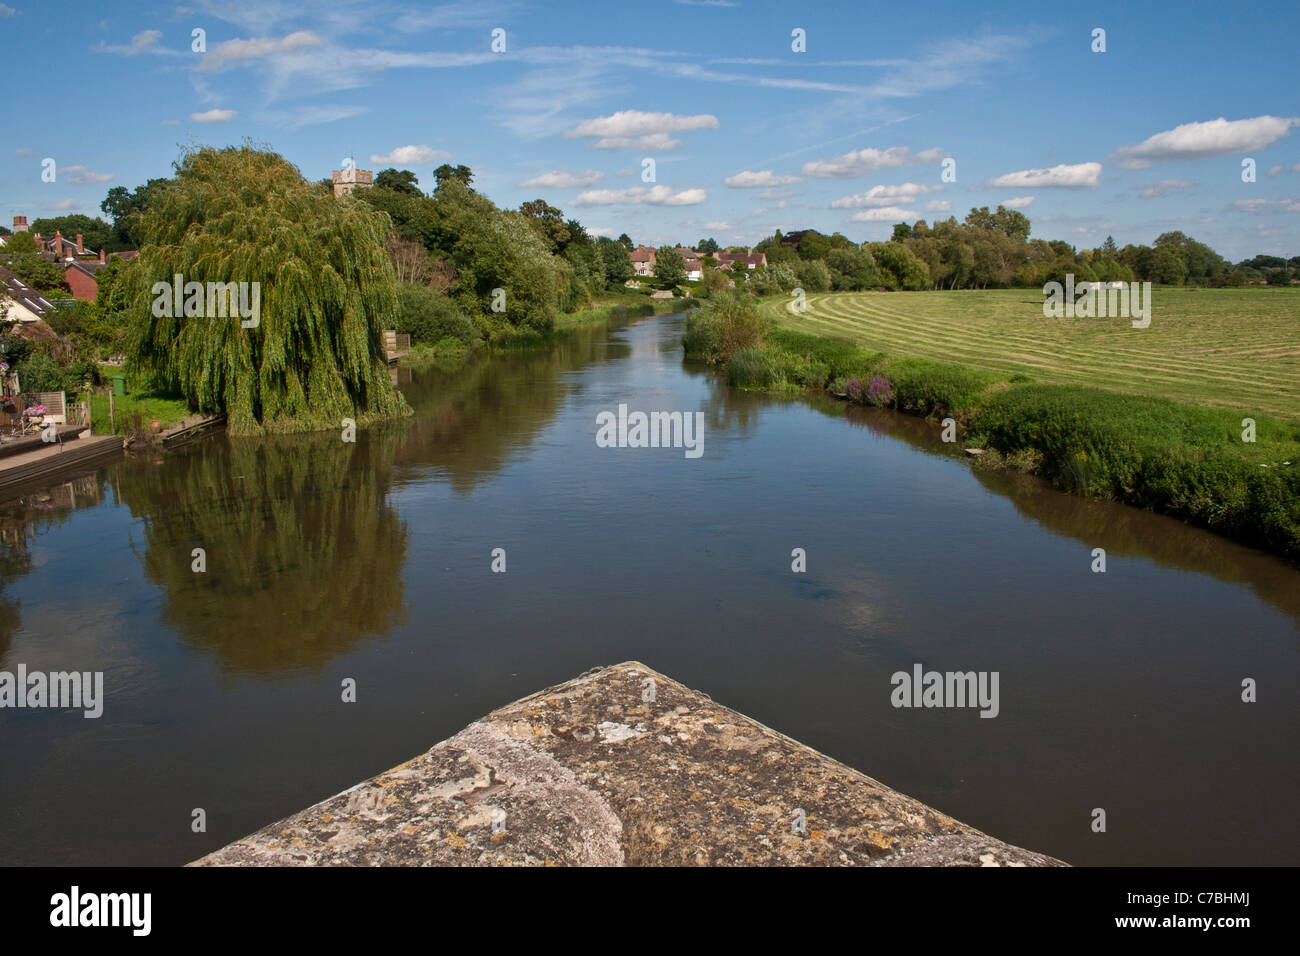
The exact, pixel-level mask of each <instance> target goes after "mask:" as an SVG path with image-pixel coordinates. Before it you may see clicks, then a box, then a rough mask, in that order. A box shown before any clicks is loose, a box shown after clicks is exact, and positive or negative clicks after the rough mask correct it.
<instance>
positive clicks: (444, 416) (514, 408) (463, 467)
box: [387, 324, 629, 495]
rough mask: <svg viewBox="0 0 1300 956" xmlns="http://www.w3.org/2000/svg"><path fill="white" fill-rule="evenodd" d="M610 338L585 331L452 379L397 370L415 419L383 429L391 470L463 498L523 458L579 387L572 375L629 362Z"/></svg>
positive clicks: (624, 349) (623, 347)
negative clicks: (427, 475) (429, 478)
mask: <svg viewBox="0 0 1300 956" xmlns="http://www.w3.org/2000/svg"><path fill="white" fill-rule="evenodd" d="M621 327H622V325H621V324H619V325H615V326H614V328H621ZM609 333H610V330H607V329H606V328H604V327H594V328H586V329H582V330H580V331H576V332H574V333H573V334H572V335H569V336H566V337H565V338H564V339H562V340H560V341H559V342H557V343H556V345H555V346H554V347H553V348H549V349H545V350H542V351H537V352H522V353H519V354H516V355H509V356H506V357H503V358H499V359H492V358H485V359H480V360H478V361H475V362H472V363H471V364H469V365H468V366H465V367H462V368H458V369H455V370H452V371H443V370H440V369H437V368H434V369H430V370H428V371H423V372H419V373H416V374H414V375H412V374H411V373H410V371H409V370H407V369H402V370H400V372H399V381H400V382H401V388H402V393H403V394H404V395H405V396H406V400H407V401H408V402H409V403H410V404H411V407H412V408H414V409H415V416H414V417H413V418H412V419H410V420H408V421H406V422H403V423H400V424H396V425H393V426H389V428H388V429H387V431H388V432H389V433H391V434H393V435H394V436H396V449H395V454H394V462H395V463H396V464H397V465H399V466H405V467H411V468H419V469H424V468H432V469H433V470H434V471H435V473H437V474H438V475H439V476H442V477H445V478H446V479H447V481H448V482H449V484H450V485H451V487H452V489H453V490H455V491H456V492H457V493H458V494H460V495H468V494H470V493H471V492H472V491H473V490H474V489H475V488H476V487H478V485H479V484H480V483H481V482H483V481H485V480H486V479H488V478H489V477H491V476H492V475H493V474H495V473H496V472H498V471H500V470H501V468H502V467H503V466H504V465H505V464H506V462H507V461H509V460H510V459H511V458H512V457H519V456H521V455H522V454H524V453H525V452H526V451H527V449H528V448H529V447H530V446H531V444H532V443H533V441H534V440H535V439H536V437H537V436H538V434H540V433H541V432H542V430H543V429H545V428H546V427H547V426H548V425H549V424H550V423H551V422H552V421H553V420H554V418H555V415H556V413H557V412H558V411H559V409H560V406H561V405H562V404H563V402H564V401H565V399H566V398H567V397H568V396H570V395H572V394H574V392H575V390H576V389H577V387H578V386H577V385H576V384H575V378H574V376H573V375H572V374H571V373H573V372H576V371H578V370H579V369H583V368H586V367H589V366H591V365H597V364H604V363H607V362H612V361H615V360H618V359H622V358H625V357H626V356H627V355H628V354H629V347H628V345H627V344H626V342H624V341H623V340H622V339H619V338H615V337H612V336H611V335H610V334H609Z"/></svg>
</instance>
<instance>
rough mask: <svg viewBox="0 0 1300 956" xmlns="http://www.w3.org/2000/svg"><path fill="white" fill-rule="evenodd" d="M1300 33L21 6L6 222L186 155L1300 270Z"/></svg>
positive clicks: (1180, 25) (891, 18)
mask: <svg viewBox="0 0 1300 956" xmlns="http://www.w3.org/2000/svg"><path fill="white" fill-rule="evenodd" d="M1298 11H1300V5H1297V4H1296V3H1294V2H1289V3H1251V4H1245V5H1240V6H1224V5H1215V6H1214V7H1205V8H1204V12H1197V10H1196V9H1188V8H1187V7H1186V6H1184V5H1182V4H1172V3H1170V4H1159V5H1155V4H1152V5H1142V6H1141V7H1140V8H1139V7H1138V5H1135V4H1124V3H1118V4H1088V5H1087V6H1086V9H1085V8H1084V7H1083V6H1082V5H1081V6H1079V7H1077V8H1076V7H1066V8H1062V7H1059V6H1058V7H1053V6H1051V5H1044V4H1041V3H1033V4H1029V3H1026V4H1002V5H997V6H990V7H984V8H982V9H979V10H968V9H966V7H965V5H963V4H949V3H943V2H938V3H936V2H927V3H924V4H920V3H910V4H888V5H881V4H871V5H868V4H865V3H836V4H819V3H791V2H760V0H734V2H731V0H691V2H688V0H675V2H674V0H655V2H653V3H636V2H625V3H616V4H600V5H597V4H588V3H565V2H553V3H546V4H543V3H524V2H519V3H510V2H497V0H475V2H454V3H445V4H434V3H424V4H418V3H401V2H392V3H390V2H386V0H374V2H365V3H361V2H355V0H334V2H330V3H321V4H314V3H306V2H293V0H246V2H220V3H218V2H207V0H200V2H195V0H190V2H187V3H184V4H182V5H175V4H152V3H149V2H139V3H137V2H132V3H105V2H96V3H93V4H92V3H89V2H84V3H83V2H75V0H73V2H62V3H58V4H51V3H40V4H37V3H36V2H34V0H3V2H2V3H0V55H3V58H4V62H5V63H6V64H8V65H9V66H10V67H11V69H10V70H9V72H8V83H7V84H6V87H7V90H8V93H7V96H6V99H7V103H6V114H7V116H8V121H7V122H6V123H5V124H4V127H5V131H6V135H5V137H4V143H3V146H2V147H0V206H3V207H4V208H3V209H2V210H0V215H3V222H4V223H5V224H6V225H8V224H9V222H10V221H11V218H12V216H13V215H14V214H25V215H27V216H28V217H29V218H32V219H34V218H36V217H39V216H49V215H58V214H60V213H62V212H82V213H86V214H88V215H98V214H99V209H98V206H99V203H100V201H101V200H102V199H103V197H104V194H105V193H106V191H107V190H108V189H109V188H110V187H112V186H116V185H124V186H127V187H128V188H133V187H134V186H136V185H138V184H140V183H142V182H144V181H145V180H146V179H148V178H150V177H155V176H167V175H170V173H171V163H172V162H173V161H174V160H175V159H176V157H177V155H178V153H179V144H182V143H206V144H214V145H226V144H235V143H239V142H241V141H242V140H243V139H244V138H246V137H247V138H251V139H252V140H254V141H255V142H258V143H265V144H268V145H270V146H271V147H273V148H274V149H276V150H277V151H279V152H280V153H282V154H284V155H285V156H286V157H287V158H288V159H289V160H290V161H291V162H293V163H295V164H296V165H297V166H298V167H299V168H300V169H301V170H302V172H303V174H304V175H305V176H307V177H308V178H310V179H321V178H325V177H328V176H329V174H330V170H331V169H336V168H338V167H339V166H340V164H341V161H342V160H343V158H344V157H348V156H351V157H354V158H355V162H356V165H357V166H359V167H361V168H369V169H373V170H375V171H378V170H380V169H383V168H385V167H387V166H396V167H398V168H408V169H411V170H412V171H413V172H415V173H416V174H417V175H418V176H419V177H420V181H421V184H422V185H423V186H424V187H425V188H431V186H432V170H433V169H434V167H436V166H437V165H439V164H440V163H442V162H451V163H464V164H465V165H468V166H470V167H472V168H473V169H474V171H475V176H476V185H477V186H478V188H480V189H482V190H483V191H484V192H485V193H486V194H487V195H489V196H490V197H491V198H492V199H493V200H494V201H496V202H497V203H498V204H500V205H503V206H517V205H518V204H519V203H520V202H523V201H525V200H528V199H533V198H537V197H539V196H540V197H542V198H544V199H546V200H547V201H548V202H550V203H552V204H554V205H557V206H559V207H561V208H562V209H564V210H565V212H566V213H567V214H568V215H571V216H575V217H576V218H578V219H580V220H581V221H582V222H583V223H584V224H585V225H586V226H587V227H588V228H589V229H591V230H592V231H593V232H598V233H601V234H607V235H615V236H616V235H618V234H619V233H620V232H627V233H629V234H630V235H631V236H632V237H633V238H634V239H636V240H637V241H640V242H647V243H651V244H656V245H657V244H661V243H665V242H668V243H672V242H678V241H680V242H682V243H693V242H695V241H696V240H697V239H699V238H701V237H703V236H714V237H716V238H717V239H718V241H719V242H721V243H723V244H726V245H732V244H736V245H746V244H750V243H753V242H755V241H757V240H758V239H760V238H762V237H763V236H764V235H768V234H770V233H771V232H772V230H773V229H775V228H781V229H783V230H787V231H788V230H791V229H798V228H806V227H813V228H817V229H819V230H822V231H823V232H828V233H829V232H834V231H840V232H843V233H844V234H846V235H847V236H849V237H850V238H852V239H854V240H856V241H863V240H868V239H883V238H887V237H888V235H889V233H890V227H891V224H892V223H893V222H895V221H898V220H899V219H900V218H902V219H907V220H908V221H912V220H914V219H916V218H926V219H927V220H934V219H936V218H946V217H947V216H948V215H950V214H956V215H957V216H958V218H961V217H963V216H964V215H965V214H966V212H967V211H968V210H969V209H970V207H971V206H983V205H987V206H990V207H993V206H996V205H997V204H998V203H1007V202H1009V201H1012V202H1014V203H1016V204H1017V205H1018V207H1019V208H1021V209H1022V211H1024V212H1025V213H1026V214H1027V215H1028V216H1029V217H1030V219H1031V220H1032V222H1033V235H1034V236H1037V237H1041V238H1049V239H1065V240H1067V241H1069V242H1071V243H1072V244H1075V245H1077V246H1079V247H1081V248H1085V247H1091V246H1096V245H1098V244H1100V243H1101V241H1102V240H1103V239H1104V238H1105V236H1106V235H1107V234H1111V235H1114V237H1115V239H1116V241H1117V242H1119V243H1120V244H1121V245H1123V244H1125V243H1127V242H1145V243H1150V242H1151V241H1152V240H1153V239H1154V238H1155V236H1156V235H1158V234H1159V233H1160V232H1163V231H1166V230H1170V229H1181V230H1183V231H1184V232H1187V233H1188V234H1190V235H1192V236H1194V237H1196V238H1198V239H1201V240H1202V241H1205V242H1208V243H1209V244H1210V245H1211V246H1213V247H1214V248H1216V249H1217V250H1218V251H1219V252H1221V253H1222V254H1224V255H1226V256H1228V257H1229V258H1231V259H1234V260H1236V259H1240V258H1244V257H1247V256H1251V255H1254V254H1255V253H1258V252H1267V253H1274V254H1287V255H1295V254H1297V253H1300V96H1297V92H1296V90H1297V82H1296V81H1297V79H1298V78H1300V76H1298V73H1300V71H1297V70H1296V67H1295V53H1294V44H1295V42H1296V36H1297V26H1300V12H1298ZM1098 27H1100V28H1103V29H1105V31H1106V36H1105V40H1106V52H1104V53H1094V52H1092V50H1091V46H1092V44H1093V37H1092V33H1093V30H1094V28H1098ZM195 28H202V29H203V30H204V31H205V41H206V52H202V53H200V52H194V51H192V49H191V47H192V44H193V42H194V41H193V39H192V31H193V30H194V29H195ZM497 29H500V30H504V31H505V33H504V39H505V51H504V52H493V50H492V49H491V46H492V42H493V39H492V34H493V31H494V30H497ZM795 29H801V30H803V31H804V32H805V37H806V39H805V46H806V49H805V51H804V52H795V51H794V50H793V49H792V45H793V44H794V42H795V41H794V40H793V39H792V35H791V34H792V31H794V30H795ZM19 65H25V69H22V70H15V69H13V68H14V67H18V66H19ZM79 84H84V86H79ZM47 157H49V158H52V159H54V160H55V162H56V171H57V178H56V180H55V181H54V182H43V181H42V179H41V171H42V166H41V162H42V160H43V159H45V158H47ZM647 158H649V159H653V160H654V161H655V181H654V182H643V180H642V169H643V161H644V160H645V159H647ZM948 158H951V159H952V160H953V161H954V162H955V174H956V180H955V181H954V182H944V181H942V179H941V173H942V166H941V163H942V160H944V159H948ZM1244 158H1252V159H1254V160H1255V163H1256V171H1257V176H1256V181H1255V182H1253V183H1246V182H1243V181H1242V166H1241V163H1242V160H1243V159H1244Z"/></svg>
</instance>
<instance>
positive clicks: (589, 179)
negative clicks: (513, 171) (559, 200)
mask: <svg viewBox="0 0 1300 956" xmlns="http://www.w3.org/2000/svg"><path fill="white" fill-rule="evenodd" d="M604 178H605V174H604V173H602V172H600V171H599V170H596V169H584V170H583V171H582V172H580V173H571V172H569V171H568V170H567V169H554V170H552V171H551V172H549V173H542V175H540V176H534V177H533V178H532V179H525V180H524V181H523V182H522V183H516V184H515V185H517V186H518V187H520V188H521V189H528V188H536V189H577V188H578V187H580V186H594V185H596V183H598V182H600V181H601V180H602V179H604Z"/></svg>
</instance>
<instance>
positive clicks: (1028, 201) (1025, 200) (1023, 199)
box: [1002, 196, 1034, 209]
mask: <svg viewBox="0 0 1300 956" xmlns="http://www.w3.org/2000/svg"><path fill="white" fill-rule="evenodd" d="M1033 204H1034V197H1033V196H1016V197H1015V198H1014V199H1008V200H1007V201H1006V202H1004V203H1003V204H1002V205H1004V206H1006V207H1007V208H1008V209H1028V208H1029V207H1030V206H1032V205H1033Z"/></svg>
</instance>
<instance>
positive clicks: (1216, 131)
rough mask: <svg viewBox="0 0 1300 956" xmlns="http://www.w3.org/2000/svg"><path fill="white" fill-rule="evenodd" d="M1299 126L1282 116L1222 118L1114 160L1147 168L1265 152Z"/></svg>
mask: <svg viewBox="0 0 1300 956" xmlns="http://www.w3.org/2000/svg"><path fill="white" fill-rule="evenodd" d="M1296 125H1300V119H1297V118H1295V117H1289V118H1288V117H1279V116H1256V117H1254V118H1253V119H1242V120H1227V119H1224V118H1223V117H1222V116H1220V117H1219V118H1218V119H1215V120H1209V121H1208V122H1204V123H1183V124H1182V125H1181V126H1175V127H1174V128H1173V129H1170V130H1165V131H1164V132H1163V133H1156V134H1155V135H1154V136H1151V137H1148V138H1147V139H1145V140H1143V141H1142V142H1140V143H1138V144H1136V145H1134V146H1122V147H1120V148H1119V149H1117V150H1115V153H1114V155H1112V156H1111V159H1110V161H1111V162H1114V163H1117V164H1118V165H1119V167H1120V168H1121V169H1146V168H1147V167H1149V166H1150V165H1151V163H1152V162H1157V161H1162V160H1171V159H1202V158H1204V157H1206V156H1226V155H1229V154H1231V153H1244V152H1249V151H1251V150H1256V149H1263V148H1264V147H1265V146H1268V145H1269V144H1270V143H1273V142H1275V141H1276V140H1279V139H1281V138H1282V137H1283V136H1285V135H1286V134H1287V132H1288V131H1289V130H1290V129H1291V127H1292V126H1296Z"/></svg>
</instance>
